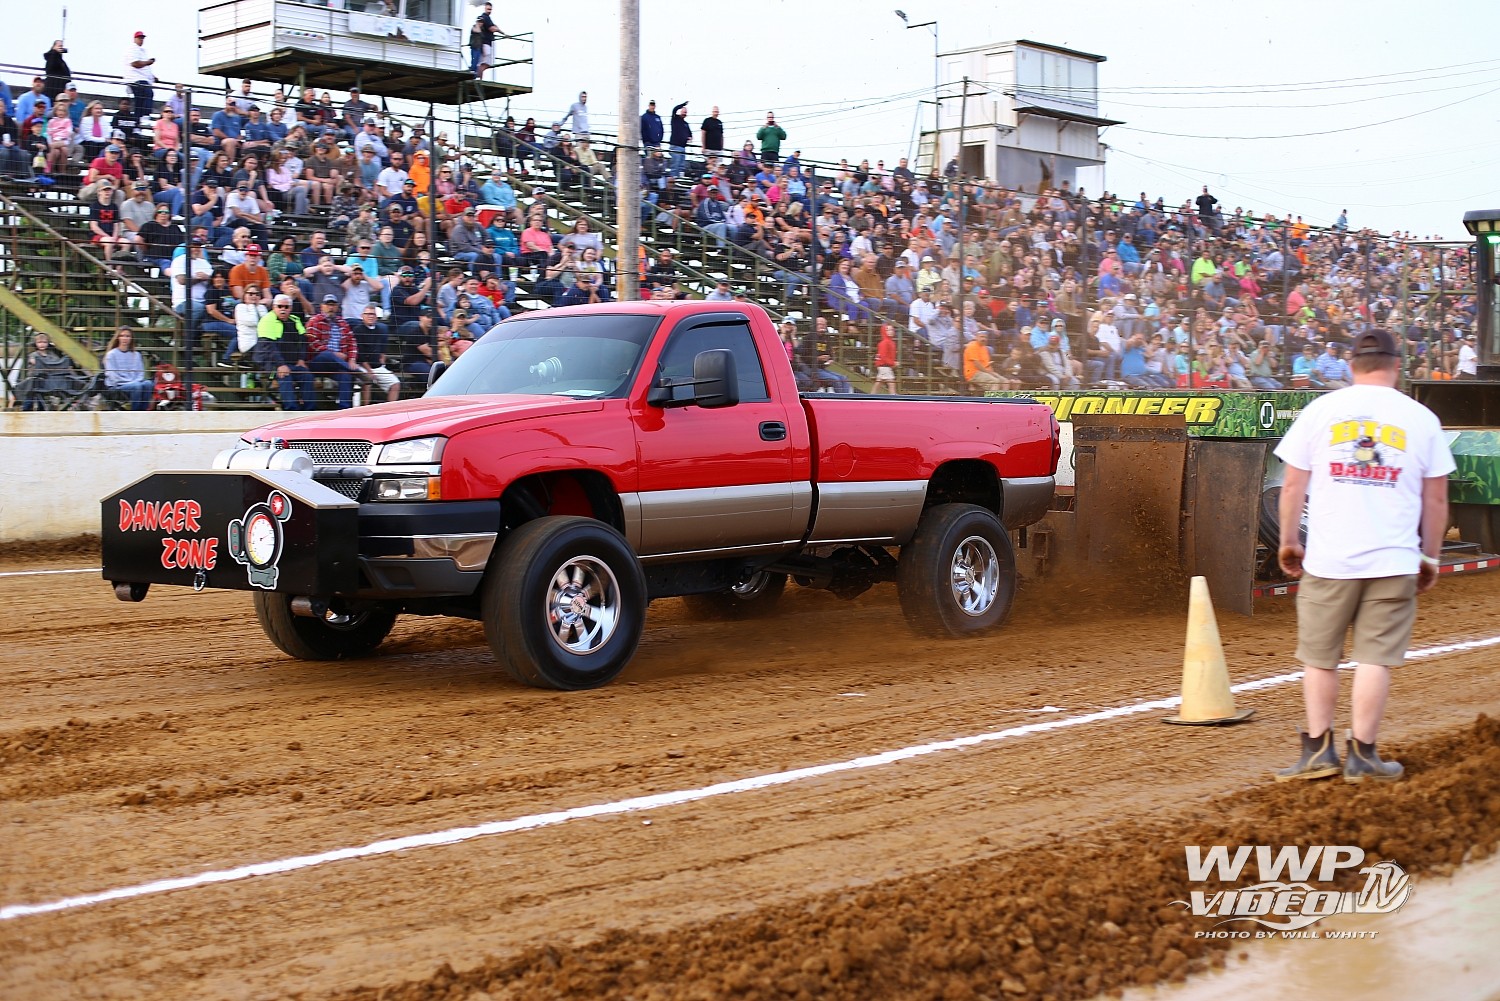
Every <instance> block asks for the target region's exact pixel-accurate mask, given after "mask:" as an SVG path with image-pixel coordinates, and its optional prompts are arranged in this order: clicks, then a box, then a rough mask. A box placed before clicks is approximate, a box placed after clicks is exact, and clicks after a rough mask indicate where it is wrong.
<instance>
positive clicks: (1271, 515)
mask: <svg viewBox="0 0 1500 1001" xmlns="http://www.w3.org/2000/svg"><path fill="white" fill-rule="evenodd" d="M1259 535H1260V544H1261V545H1263V546H1265V547H1266V548H1267V549H1269V550H1271V552H1273V553H1274V552H1276V551H1277V550H1279V549H1280V548H1281V484H1279V483H1278V484H1277V485H1276V486H1274V487H1266V489H1264V490H1262V491H1261V494H1260V525H1259ZM1297 541H1298V542H1299V543H1300V544H1301V545H1302V546H1303V547H1304V548H1306V546H1307V505H1306V504H1303V506H1302V524H1301V525H1299V526H1298V527H1297Z"/></svg>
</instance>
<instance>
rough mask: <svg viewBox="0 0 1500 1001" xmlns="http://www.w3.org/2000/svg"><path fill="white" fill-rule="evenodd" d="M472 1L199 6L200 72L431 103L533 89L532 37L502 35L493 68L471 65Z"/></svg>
mask: <svg viewBox="0 0 1500 1001" xmlns="http://www.w3.org/2000/svg"><path fill="white" fill-rule="evenodd" d="M481 13H483V7H482V6H480V5H476V4H474V3H473V2H472V0H323V2H291V0H227V2H224V3H214V4H209V5H207V6H205V7H203V8H202V9H201V10H200V11H199V12H198V39H199V42H198V46H199V48H198V69H199V72H201V73H204V74H207V75H211V76H224V77H248V78H250V79H254V80H267V81H272V82H274V83H278V84H283V85H286V86H295V87H297V88H299V89H300V88H303V87H315V88H317V89H319V90H345V91H347V90H349V89H350V88H354V87H357V88H359V90H360V92H361V93H363V94H376V95H380V96H381V97H389V98H404V99H407V100H413V101H423V102H428V103H432V104H453V105H461V104H467V103H468V102H470V101H479V100H486V99H488V98H496V97H498V98H508V97H511V96H514V95H516V94H527V93H530V92H531V89H532V77H531V71H532V36H531V35H530V34H529V33H528V34H522V35H509V34H503V32H504V31H505V26H504V25H502V24H499V23H498V22H497V27H498V28H499V29H500V31H501V32H502V34H500V35H499V36H498V37H497V38H496V40H495V45H494V57H493V67H492V68H491V69H490V70H489V71H488V72H486V73H485V75H484V77H483V78H482V79H476V78H475V77H474V74H473V73H471V72H470V71H469V29H470V28H471V27H472V26H473V24H474V21H475V20H476V19H477V18H478V16H479V15H480V14H481Z"/></svg>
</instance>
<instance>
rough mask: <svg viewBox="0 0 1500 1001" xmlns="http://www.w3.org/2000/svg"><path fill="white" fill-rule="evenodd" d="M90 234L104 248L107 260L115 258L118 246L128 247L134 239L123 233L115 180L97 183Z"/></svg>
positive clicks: (90, 210)
mask: <svg viewBox="0 0 1500 1001" xmlns="http://www.w3.org/2000/svg"><path fill="white" fill-rule="evenodd" d="M89 234H90V235H89V240H90V242H92V243H95V244H98V245H99V246H100V247H102V248H103V249H104V259H105V261H110V260H113V259H114V256H115V249H116V248H117V247H118V248H120V249H122V250H123V249H126V248H128V247H129V246H130V244H131V243H132V242H133V241H134V238H133V237H127V236H125V235H124V233H123V227H122V226H121V224H120V207H119V205H118V204H117V203H116V201H115V187H114V182H113V181H111V180H109V179H108V178H106V179H104V180H101V181H100V182H99V184H98V185H96V187H95V197H94V200H93V201H92V202H90V203H89Z"/></svg>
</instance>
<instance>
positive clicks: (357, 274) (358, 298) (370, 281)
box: [339, 257, 389, 325]
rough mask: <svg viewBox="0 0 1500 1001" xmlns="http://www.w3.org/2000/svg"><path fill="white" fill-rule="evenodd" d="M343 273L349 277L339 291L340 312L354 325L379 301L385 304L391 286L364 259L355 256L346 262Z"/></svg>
mask: <svg viewBox="0 0 1500 1001" xmlns="http://www.w3.org/2000/svg"><path fill="white" fill-rule="evenodd" d="M343 273H344V274H345V275H346V276H347V277H345V279H344V281H343V283H342V288H341V291H340V293H339V304H340V313H341V314H342V316H343V317H344V319H346V320H348V321H349V323H350V324H351V325H352V324H354V323H357V322H358V321H359V318H360V317H361V316H363V315H364V312H365V310H366V309H367V308H369V307H372V306H373V305H374V304H375V303H376V302H377V301H378V302H379V303H380V304H381V305H382V307H383V306H384V304H385V301H386V293H387V291H388V288H389V286H388V283H387V282H386V281H385V280H384V279H382V278H381V277H380V275H379V274H378V273H377V272H375V271H373V270H371V268H370V267H369V265H367V264H366V263H365V262H364V261H363V260H360V259H357V258H354V257H351V258H349V259H348V261H347V262H346V263H345V265H344V271H343ZM377 297H378V299H377Z"/></svg>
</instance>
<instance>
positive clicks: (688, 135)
mask: <svg viewBox="0 0 1500 1001" xmlns="http://www.w3.org/2000/svg"><path fill="white" fill-rule="evenodd" d="M687 106H688V103H687V102H686V101H683V102H682V103H681V104H679V105H677V106H676V107H674V108H673V109H672V134H671V135H670V136H669V137H668V138H667V146H668V149H669V150H670V151H671V153H672V176H673V177H681V176H682V171H683V168H684V166H685V165H686V163H687V148H688V146H689V145H691V144H692V141H693V127H692V126H691V125H689V124H688V118H687Z"/></svg>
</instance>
